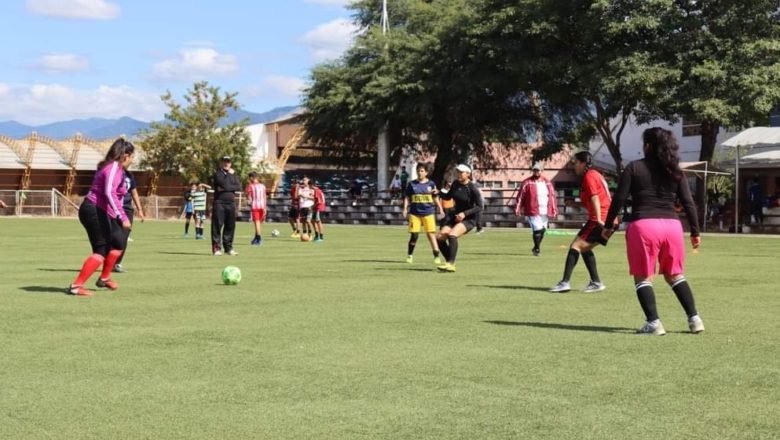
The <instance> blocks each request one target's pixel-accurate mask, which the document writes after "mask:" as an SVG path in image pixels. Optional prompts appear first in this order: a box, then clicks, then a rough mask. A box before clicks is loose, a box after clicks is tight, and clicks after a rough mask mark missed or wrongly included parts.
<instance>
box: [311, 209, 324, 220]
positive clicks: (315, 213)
mask: <svg viewBox="0 0 780 440" xmlns="http://www.w3.org/2000/svg"><path fill="white" fill-rule="evenodd" d="M321 212H322V211H312V212H311V220H312V221H314V222H321V221H322V216H321V215H320V213H321Z"/></svg>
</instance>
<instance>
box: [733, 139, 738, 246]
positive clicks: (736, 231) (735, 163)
mask: <svg viewBox="0 0 780 440" xmlns="http://www.w3.org/2000/svg"><path fill="white" fill-rule="evenodd" d="M734 233H735V234H739V145H737V158H736V159H735V161H734Z"/></svg>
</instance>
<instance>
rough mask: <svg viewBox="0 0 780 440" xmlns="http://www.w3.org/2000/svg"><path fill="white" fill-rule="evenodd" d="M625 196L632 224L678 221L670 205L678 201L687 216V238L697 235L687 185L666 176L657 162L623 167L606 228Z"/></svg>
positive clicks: (696, 222) (640, 161)
mask: <svg viewBox="0 0 780 440" xmlns="http://www.w3.org/2000/svg"><path fill="white" fill-rule="evenodd" d="M629 194H630V195H631V200H632V205H631V220H632V221H633V220H641V219H646V218H679V216H678V215H677V212H676V211H675V210H674V203H675V201H676V200H677V199H679V200H680V202H681V203H682V205H683V209H685V215H686V216H687V217H688V224H689V225H690V227H691V236H694V237H696V236H698V235H699V217H698V216H697V215H696V205H694V203H693V199H692V198H691V192H690V190H689V189H688V183H687V182H686V181H685V179H684V178H680V180H677V179H676V178H674V177H670V176H669V174H668V173H667V172H666V171H665V170H664V169H663V167H662V165H661V164H660V163H658V162H656V161H650V160H648V159H642V160H637V161H634V162H631V163H629V164H628V166H626V169H625V170H624V171H623V174H622V175H621V176H620V183H619V184H618V188H617V191H616V192H615V196H614V198H613V199H612V205H611V206H610V207H609V213H608V214H607V219H606V222H605V224H606V225H612V224H614V221H615V217H617V215H618V213H619V212H620V209H621V208H622V207H623V205H624V204H625V202H626V199H627V198H628V196H629Z"/></svg>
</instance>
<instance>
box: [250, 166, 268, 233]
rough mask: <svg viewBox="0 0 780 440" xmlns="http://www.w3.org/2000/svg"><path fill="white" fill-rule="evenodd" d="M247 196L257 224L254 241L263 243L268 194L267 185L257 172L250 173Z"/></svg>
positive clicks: (253, 218)
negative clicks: (263, 224)
mask: <svg viewBox="0 0 780 440" xmlns="http://www.w3.org/2000/svg"><path fill="white" fill-rule="evenodd" d="M246 197H247V200H248V201H249V208H250V210H251V212H252V222H253V223H254V224H255V238H253V239H252V243H251V244H253V245H255V246H260V245H261V244H263V237H262V236H261V232H262V226H261V225H262V223H263V220H265V207H266V194H265V185H263V184H262V183H260V179H259V178H258V177H257V173H255V172H251V173H249V184H248V185H247V186H246Z"/></svg>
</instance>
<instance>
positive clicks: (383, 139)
mask: <svg viewBox="0 0 780 440" xmlns="http://www.w3.org/2000/svg"><path fill="white" fill-rule="evenodd" d="M380 24H381V26H382V35H384V36H385V54H387V31H388V30H389V28H390V25H389V21H388V16H387V0H382V20H381V22H380ZM388 126H389V123H388V122H387V121H385V123H384V125H383V126H382V128H381V129H380V131H379V135H378V136H377V142H376V144H377V148H376V149H377V151H376V155H377V158H376V189H377V192H381V191H387V184H388V182H389V179H388V178H387V171H388V169H389V162H390V137H389V135H388V133H387V131H388Z"/></svg>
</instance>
